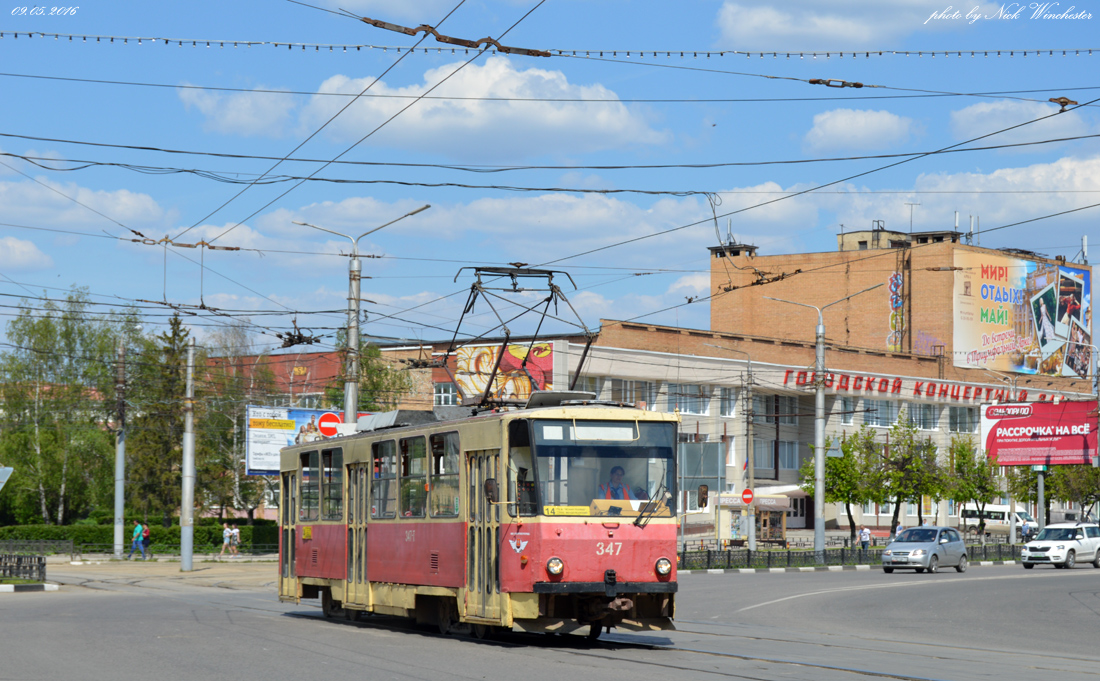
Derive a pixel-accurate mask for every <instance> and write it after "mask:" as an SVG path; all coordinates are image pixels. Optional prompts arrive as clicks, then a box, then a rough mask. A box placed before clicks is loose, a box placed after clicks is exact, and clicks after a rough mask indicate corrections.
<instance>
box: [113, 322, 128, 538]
mask: <svg viewBox="0 0 1100 681" xmlns="http://www.w3.org/2000/svg"><path fill="white" fill-rule="evenodd" d="M115 398H116V399H117V401H118V428H117V429H116V431H115V536H114V540H115V547H114V548H115V559H116V560H122V550H123V546H124V544H123V541H124V540H123V534H124V530H123V526H124V525H125V523H126V519H125V514H126V345H125V344H124V342H123V340H122V339H121V338H120V339H119V340H118V364H117V366H116V374H115Z"/></svg>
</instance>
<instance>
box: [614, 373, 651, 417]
mask: <svg viewBox="0 0 1100 681" xmlns="http://www.w3.org/2000/svg"><path fill="white" fill-rule="evenodd" d="M611 401H612V402H619V403H621V404H638V403H639V402H645V408H646V409H648V410H650V411H653V408H654V407H655V406H656V405H657V384H656V383H651V382H649V381H623V380H620V379H618V378H613V379H611Z"/></svg>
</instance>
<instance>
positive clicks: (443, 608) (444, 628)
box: [436, 598, 455, 635]
mask: <svg viewBox="0 0 1100 681" xmlns="http://www.w3.org/2000/svg"><path fill="white" fill-rule="evenodd" d="M436 623H437V624H438V625H439V633H440V634H444V635H445V634H447V633H449V632H450V631H451V628H452V627H453V626H454V625H455V616H454V604H453V602H452V601H450V600H448V599H446V598H441V599H439V609H438V612H436Z"/></svg>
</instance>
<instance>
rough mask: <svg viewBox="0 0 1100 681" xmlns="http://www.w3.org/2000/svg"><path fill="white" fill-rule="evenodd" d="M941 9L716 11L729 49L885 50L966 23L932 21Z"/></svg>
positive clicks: (868, 6) (809, 0)
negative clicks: (916, 35) (911, 36)
mask: <svg viewBox="0 0 1100 681" xmlns="http://www.w3.org/2000/svg"><path fill="white" fill-rule="evenodd" d="M983 7H986V6H983ZM943 9H944V7H933V6H931V5H929V3H928V2H925V0H894V2H891V3H889V4H888V5H884V4H883V3H881V2H875V1H874V0H833V1H832V2H827V3H826V2H821V1H820V0H788V1H787V2H784V3H782V4H775V5H766V4H763V3H761V4H759V5H747V4H742V3H739V2H732V1H727V2H725V3H723V4H722V7H721V9H719V10H718V17H717V24H718V28H719V30H720V31H721V36H722V37H721V41H720V46H721V47H725V48H727V49H735V50H772V51H776V50H780V51H782V50H801V51H813V50H817V51H824V50H832V51H834V52H835V51H838V50H845V49H847V50H852V49H860V48H865V49H874V48H878V49H883V48H884V47H886V46H891V45H895V44H897V41H898V40H900V39H902V38H904V37H905V36H907V35H909V34H911V33H918V32H920V33H924V32H927V31H937V30H944V29H961V28H965V27H966V26H967V23H966V20H965V19H959V20H950V21H946V20H932V21H929V16H930V15H931V14H932V12H933V11H937V12H940V11H943ZM992 11H995V10H994V9H993V6H992V5H989V6H988V12H992ZM988 12H987V13H988ZM962 13H963V14H966V13H967V10H963V11H962ZM926 22H927V23H926Z"/></svg>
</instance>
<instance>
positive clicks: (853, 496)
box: [798, 426, 878, 541]
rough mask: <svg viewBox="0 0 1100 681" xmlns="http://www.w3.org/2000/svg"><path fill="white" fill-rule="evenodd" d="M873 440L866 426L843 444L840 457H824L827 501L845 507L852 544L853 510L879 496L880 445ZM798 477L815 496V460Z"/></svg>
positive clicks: (872, 434)
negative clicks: (876, 485) (878, 467)
mask: <svg viewBox="0 0 1100 681" xmlns="http://www.w3.org/2000/svg"><path fill="white" fill-rule="evenodd" d="M874 438H875V435H874V432H873V431H872V430H871V429H870V427H868V426H863V427H861V428H860V429H859V431H858V432H857V433H856V434H855V435H853V436H852V437H846V438H844V439H843V440H842V441H841V443H840V453H841V455H840V456H839V457H829V456H827V457H825V499H824V501H825V502H826V503H842V504H844V510H845V511H846V512H847V514H848V527H849V530H850V531H851V534H852V539H853V541H854V540H855V535H856V523H855V516H854V514H853V513H852V506H860V505H862V504H864V503H865V502H868V501H873V500H874V496H875V493H876V487H875V485H874V482H875V480H876V476H875V475H874V473H875V470H876V463H877V456H876V453H877V451H878V445H877V444H876V443H875V439H874ZM830 447H832V441H831V440H827V441H826V443H825V449H826V451H828V450H829V448H830ZM798 473H799V478H800V481H801V482H800V483H799V484H800V485H801V487H802V489H804V490H805V491H806V492H808V493H809V494H811V495H813V494H814V492H815V486H816V481H815V479H814V478H815V468H814V458H813V457H811V458H809V459H807V460H806V461H805V462H804V463H803V464H802V468H801V469H799V472H798Z"/></svg>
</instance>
